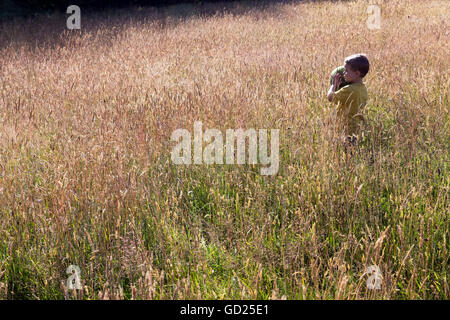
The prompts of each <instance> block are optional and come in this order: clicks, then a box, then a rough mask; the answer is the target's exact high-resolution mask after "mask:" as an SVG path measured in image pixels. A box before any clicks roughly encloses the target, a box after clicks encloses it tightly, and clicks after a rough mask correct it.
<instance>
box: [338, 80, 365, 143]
mask: <svg viewBox="0 0 450 320" xmlns="http://www.w3.org/2000/svg"><path fill="white" fill-rule="evenodd" d="M332 102H333V103H334V104H336V105H337V106H336V110H337V116H338V119H339V120H340V121H341V122H342V125H343V126H344V131H345V134H347V135H352V134H358V131H359V128H360V126H361V124H362V122H363V121H364V117H363V115H362V114H361V111H362V109H363V108H364V106H365V105H366V103H367V88H366V86H365V85H364V84H363V83H351V84H349V85H347V86H345V87H343V88H341V89H340V90H338V91H336V92H335V93H334V96H333V101H332Z"/></svg>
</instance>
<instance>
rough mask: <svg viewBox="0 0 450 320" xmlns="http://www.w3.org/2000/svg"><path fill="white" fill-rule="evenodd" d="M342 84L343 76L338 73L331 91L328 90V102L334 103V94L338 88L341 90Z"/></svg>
mask: <svg viewBox="0 0 450 320" xmlns="http://www.w3.org/2000/svg"><path fill="white" fill-rule="evenodd" d="M341 82H342V78H341V75H340V74H339V73H336V74H335V75H334V77H333V84H332V85H331V87H330V90H328V94H327V99H328V101H330V102H331V101H333V97H334V93H335V92H336V88H339V85H340V84H341Z"/></svg>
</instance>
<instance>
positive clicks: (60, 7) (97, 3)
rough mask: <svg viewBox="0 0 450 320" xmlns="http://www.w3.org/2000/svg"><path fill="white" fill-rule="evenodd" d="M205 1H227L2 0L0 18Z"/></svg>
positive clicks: (208, 0)
mask: <svg viewBox="0 0 450 320" xmlns="http://www.w3.org/2000/svg"><path fill="white" fill-rule="evenodd" d="M205 2H227V1H226V0H181V1H180V0H109V1H105V0H0V18H1V17H8V16H28V15H32V14H36V13H45V12H55V11H56V12H64V11H65V10H66V9H67V7H68V6H70V5H73V4H74V5H78V6H79V7H80V8H82V9H83V10H86V9H87V10H93V11H95V10H102V9H111V8H123V7H127V6H142V7H146V6H153V7H163V6H170V5H175V4H180V3H188V4H196V5H201V4H202V3H205Z"/></svg>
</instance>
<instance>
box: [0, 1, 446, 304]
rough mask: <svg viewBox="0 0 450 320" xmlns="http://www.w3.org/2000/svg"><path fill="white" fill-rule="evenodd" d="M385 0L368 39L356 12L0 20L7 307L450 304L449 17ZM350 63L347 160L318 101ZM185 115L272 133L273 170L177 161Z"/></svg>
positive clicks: (2, 272)
mask: <svg viewBox="0 0 450 320" xmlns="http://www.w3.org/2000/svg"><path fill="white" fill-rule="evenodd" d="M379 2H380V4H379V5H380V7H381V12H382V28H381V29H380V30H369V29H368V28H367V27H366V19H367V13H366V9H367V6H368V4H369V2H368V1H362V0H360V1H352V2H342V3H339V2H327V1H320V2H304V3H301V2H299V3H292V4H284V5H282V4H279V5H274V6H272V7H269V8H267V9H260V8H254V9H252V8H251V7H250V8H247V7H245V6H242V5H241V6H239V5H235V6H231V7H230V8H229V10H227V11H226V12H224V13H222V14H221V13H220V12H219V13H217V14H204V13H205V12H202V11H200V12H196V14H195V15H187V16H186V17H185V19H184V20H183V19H181V18H182V17H183V14H186V12H185V11H186V10H187V11H189V10H188V9H189V8H187V7H183V8H182V9H180V10H179V11H177V8H170V12H169V13H170V15H169V16H167V17H166V16H165V15H164V14H163V13H161V12H157V11H155V10H153V9H145V8H144V9H141V10H138V9H136V10H133V11H131V12H130V11H126V10H123V11H119V12H117V13H112V12H110V13H98V14H89V15H86V16H83V18H82V19H83V20H82V30H81V31H69V30H64V28H65V16H58V15H54V16H51V17H48V18H47V17H36V18H33V19H32V20H28V21H25V22H18V21H15V22H14V21H12V22H8V23H4V24H3V25H2V29H0V30H1V32H0V57H1V58H0V68H1V69H0V72H1V73H0V121H1V124H0V128H1V129H0V134H1V135H0V217H1V219H0V297H1V298H9V299H14V298H27V299H64V298H83V299H107V298H109V299H116V298H120V299H131V298H133V299H241V298H244V299H284V298H286V299H448V298H449V288H448V262H449V255H448V250H449V234H448V226H449V221H448V212H449V211H450V210H449V209H450V208H449V183H450V179H449V174H448V172H449V163H448V159H449V150H450V144H449V141H450V135H449V123H450V122H449V107H448V106H449V99H448V93H449V92H448V88H449V78H448V75H449V59H448V49H449V47H448V43H450V41H449V33H448V16H449V13H450V5H449V3H448V2H447V1H429V2H423V1H414V0H408V1H385V2H382V1H379ZM370 4H372V2H370ZM208 6H209V7H208V8H206V9H204V10H205V11H208V12H215V11H216V10H220V9H221V8H220V7H215V5H213V4H211V5H208ZM337 21H339V23H336V22H337ZM359 52H364V53H366V54H367V56H368V57H369V59H370V62H371V70H370V72H369V74H368V75H367V77H366V79H365V82H366V86H367V88H368V91H369V103H368V105H367V106H366V108H365V113H366V118H367V123H366V128H365V133H364V137H363V138H362V141H361V144H360V147H359V149H358V150H357V151H355V153H354V155H353V156H352V157H348V156H346V154H345V152H344V150H343V148H342V146H341V145H340V144H339V143H338V142H337V141H338V139H337V134H336V130H335V128H334V126H333V124H334V122H333V113H332V109H331V105H330V104H329V103H328V101H327V100H326V92H327V90H328V83H329V82H328V81H329V74H330V72H331V70H333V69H334V68H335V67H336V66H338V65H341V64H342V63H343V60H344V58H345V57H346V56H348V55H351V54H354V53H359ZM194 121H202V122H203V124H204V128H217V129H219V130H221V131H222V132H225V130H226V129H234V128H240V127H241V128H261V129H263V128H267V129H271V128H273V129H280V169H279V172H278V174H277V175H275V176H261V175H260V174H259V165H258V166H253V167H252V166H249V165H243V166H238V165H192V166H177V165H174V164H172V163H171V161H170V148H171V147H172V146H173V145H174V143H172V142H171V141H170V135H171V133H172V131H173V130H175V129H178V128H185V129H187V130H189V131H191V132H192V130H193V123H194ZM71 264H75V265H78V266H79V267H80V269H81V279H82V284H83V290H82V291H81V292H78V294H77V295H74V294H73V293H70V292H67V288H66V279H67V277H68V275H66V269H67V267H68V266H69V265H71ZM370 265H378V266H379V267H380V269H381V273H382V275H383V283H382V288H381V290H369V289H368V288H367V285H366V281H367V277H368V276H367V275H364V272H365V270H366V267H368V266H370Z"/></svg>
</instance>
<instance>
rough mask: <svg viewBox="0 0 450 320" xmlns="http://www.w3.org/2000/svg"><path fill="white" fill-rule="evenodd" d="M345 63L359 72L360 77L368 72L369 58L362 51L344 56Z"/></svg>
mask: <svg viewBox="0 0 450 320" xmlns="http://www.w3.org/2000/svg"><path fill="white" fill-rule="evenodd" d="M344 62H345V63H348V64H349V65H350V67H351V68H352V69H353V70H354V71H359V72H360V73H361V78H364V77H365V75H366V74H367V72H369V66H370V65H369V59H367V57H366V55H365V54H363V53H358V54H354V55H352V56H349V57H347V58H345V60H344Z"/></svg>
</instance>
